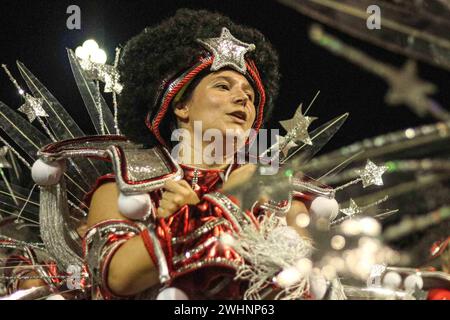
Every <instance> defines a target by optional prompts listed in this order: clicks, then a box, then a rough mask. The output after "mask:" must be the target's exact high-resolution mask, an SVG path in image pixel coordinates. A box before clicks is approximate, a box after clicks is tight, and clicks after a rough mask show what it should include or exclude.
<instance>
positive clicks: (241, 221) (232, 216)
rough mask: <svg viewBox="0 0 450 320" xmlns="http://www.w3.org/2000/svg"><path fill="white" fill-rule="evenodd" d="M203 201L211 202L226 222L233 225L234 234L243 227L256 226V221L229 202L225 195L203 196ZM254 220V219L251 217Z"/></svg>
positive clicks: (215, 193) (216, 193)
mask: <svg viewBox="0 0 450 320" xmlns="http://www.w3.org/2000/svg"><path fill="white" fill-rule="evenodd" d="M203 199H205V200H207V201H210V202H212V203H213V204H214V205H216V206H217V207H219V208H220V209H221V210H222V211H223V212H224V214H225V215H226V216H227V218H228V220H229V221H230V222H231V224H232V225H233V229H234V230H235V231H236V232H240V231H241V230H242V227H243V226H244V225H248V224H252V223H253V224H256V220H254V219H252V217H250V216H249V215H247V214H246V213H245V212H244V211H243V210H241V208H240V207H239V206H238V205H237V204H235V203H234V202H233V201H231V200H230V198H228V197H227V196H226V195H224V194H223V193H220V192H212V193H207V194H205V195H204V196H203ZM253 218H254V217H253Z"/></svg>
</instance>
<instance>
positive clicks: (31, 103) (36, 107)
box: [17, 93, 48, 122]
mask: <svg viewBox="0 0 450 320" xmlns="http://www.w3.org/2000/svg"><path fill="white" fill-rule="evenodd" d="M24 99H25V103H24V104H23V105H21V106H20V108H19V109H17V110H18V111H20V112H22V113H24V114H25V115H26V116H27V118H28V121H30V122H33V121H34V120H35V119H36V117H48V114H47V112H45V110H44V108H43V107H42V104H43V100H42V99H41V98H35V97H33V96H31V95H29V94H28V93H25V95H24Z"/></svg>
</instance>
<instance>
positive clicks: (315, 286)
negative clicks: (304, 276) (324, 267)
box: [309, 274, 328, 300]
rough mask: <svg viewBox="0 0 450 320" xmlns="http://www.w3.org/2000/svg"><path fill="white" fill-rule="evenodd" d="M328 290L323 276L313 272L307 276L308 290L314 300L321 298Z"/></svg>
mask: <svg viewBox="0 0 450 320" xmlns="http://www.w3.org/2000/svg"><path fill="white" fill-rule="evenodd" d="M327 290H328V283H327V280H326V279H325V277H324V276H322V275H320V274H315V275H312V276H310V277H309V291H310V293H311V295H312V296H313V299H315V300H322V299H323V298H324V297H325V294H326V293H327Z"/></svg>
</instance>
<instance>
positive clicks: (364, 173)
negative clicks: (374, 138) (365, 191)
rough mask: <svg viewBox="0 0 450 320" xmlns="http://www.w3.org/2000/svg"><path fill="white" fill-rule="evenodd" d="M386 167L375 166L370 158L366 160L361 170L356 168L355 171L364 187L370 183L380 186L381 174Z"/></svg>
mask: <svg viewBox="0 0 450 320" xmlns="http://www.w3.org/2000/svg"><path fill="white" fill-rule="evenodd" d="M387 169H388V167H386V166H377V165H376V164H375V163H373V162H372V161H370V160H367V163H366V166H365V167H364V169H363V170H356V173H357V174H358V175H359V176H360V177H361V180H362V183H363V187H364V188H366V187H368V186H371V185H373V184H374V185H377V186H382V185H383V179H382V178H381V176H382V175H383V173H385V172H386V170H387Z"/></svg>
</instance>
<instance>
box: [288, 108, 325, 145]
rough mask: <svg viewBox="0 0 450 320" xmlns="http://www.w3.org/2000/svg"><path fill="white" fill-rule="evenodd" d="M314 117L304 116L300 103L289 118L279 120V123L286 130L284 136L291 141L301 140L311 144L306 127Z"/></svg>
mask: <svg viewBox="0 0 450 320" xmlns="http://www.w3.org/2000/svg"><path fill="white" fill-rule="evenodd" d="M316 119H317V118H316V117H306V116H304V115H303V113H302V104H300V106H299V107H298V108H297V110H296V111H295V114H294V116H293V117H292V118H291V119H289V120H283V121H280V124H281V125H282V126H283V128H284V129H285V130H286V131H287V134H286V135H285V136H284V138H285V139H289V140H291V141H301V142H303V143H305V144H308V145H312V140H311V138H310V137H309V133H308V127H309V125H310V124H311V122H313V121H314V120H316Z"/></svg>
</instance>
